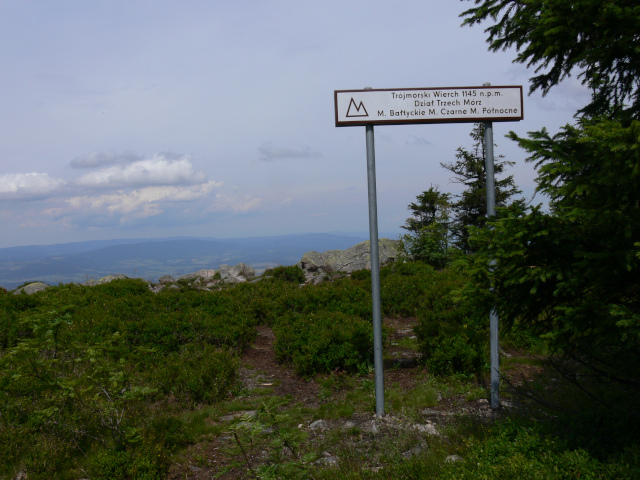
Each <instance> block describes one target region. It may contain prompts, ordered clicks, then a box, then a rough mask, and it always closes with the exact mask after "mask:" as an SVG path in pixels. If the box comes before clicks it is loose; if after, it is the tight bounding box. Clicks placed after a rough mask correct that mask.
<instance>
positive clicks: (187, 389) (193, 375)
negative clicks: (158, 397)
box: [155, 344, 238, 404]
mask: <svg viewBox="0 0 640 480" xmlns="http://www.w3.org/2000/svg"><path fill="white" fill-rule="evenodd" d="M237 368H238V365H237V360H236V358H235V356H234V355H233V353H231V352H230V351H228V350H220V349H216V348H214V347H212V346H211V345H206V344H205V345H194V344H189V345H187V346H186V347H185V348H183V350H182V351H181V352H179V353H174V354H172V355H169V356H167V357H166V358H165V359H164V360H163V362H162V364H161V365H159V366H158V369H157V373H156V374H155V376H156V381H157V382H158V386H159V388H160V390H161V391H162V392H163V393H165V394H169V393H172V394H174V396H175V397H176V398H177V399H178V400H179V401H181V402H186V403H205V404H211V403H214V402H216V401H219V400H222V399H223V398H225V397H226V396H227V395H228V394H229V393H230V391H231V390H232V389H233V387H234V386H235V384H236V381H237Z"/></svg>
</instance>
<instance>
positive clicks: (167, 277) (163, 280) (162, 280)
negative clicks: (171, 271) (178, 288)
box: [158, 275, 176, 284]
mask: <svg viewBox="0 0 640 480" xmlns="http://www.w3.org/2000/svg"><path fill="white" fill-rule="evenodd" d="M175 281H176V280H175V279H174V278H173V277H172V276H171V275H163V276H161V277H160V278H159V279H158V282H159V283H161V284H165V283H174V282H175Z"/></svg>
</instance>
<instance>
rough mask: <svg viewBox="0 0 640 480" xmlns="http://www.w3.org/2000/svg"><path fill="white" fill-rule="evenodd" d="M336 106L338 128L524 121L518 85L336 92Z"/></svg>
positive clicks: (520, 88)
mask: <svg viewBox="0 0 640 480" xmlns="http://www.w3.org/2000/svg"><path fill="white" fill-rule="evenodd" d="M334 104H335V116H336V127H347V126H349V127H350V126H359V125H360V126H362V125H399V124H410V123H463V122H513V121H518V120H522V119H523V118H524V115H523V109H522V86H519V85H518V86H506V87H505V86H499V87H494V86H482V87H444V88H404V89H378V90H374V89H371V90H368V89H367V90H335V91H334Z"/></svg>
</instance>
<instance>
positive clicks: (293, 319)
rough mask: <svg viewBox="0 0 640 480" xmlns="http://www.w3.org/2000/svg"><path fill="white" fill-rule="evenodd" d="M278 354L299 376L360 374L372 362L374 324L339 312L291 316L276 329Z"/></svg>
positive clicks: (279, 358) (275, 327) (282, 320)
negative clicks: (340, 371)
mask: <svg viewBox="0 0 640 480" xmlns="http://www.w3.org/2000/svg"><path fill="white" fill-rule="evenodd" d="M274 333H275V335H276V343H275V353H276V357H277V358H278V360H280V361H289V362H292V363H293V365H294V367H295V370H296V372H297V373H298V374H299V375H303V376H311V375H315V374H317V373H324V372H330V371H332V370H337V369H339V370H346V371H350V372H353V371H357V370H358V368H359V367H361V366H364V365H367V364H370V363H371V362H372V360H373V330H372V328H371V323H370V322H367V321H365V320H362V319H361V318H360V317H357V316H355V315H347V314H344V313H340V312H317V313H311V314H291V315H288V316H286V317H283V318H282V319H280V321H278V323H277V324H276V325H275V326H274Z"/></svg>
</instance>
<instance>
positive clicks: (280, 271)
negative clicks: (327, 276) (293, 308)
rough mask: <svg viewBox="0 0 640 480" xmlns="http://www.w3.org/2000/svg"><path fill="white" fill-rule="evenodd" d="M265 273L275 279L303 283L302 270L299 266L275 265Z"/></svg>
mask: <svg viewBox="0 0 640 480" xmlns="http://www.w3.org/2000/svg"><path fill="white" fill-rule="evenodd" d="M264 274H265V275H270V276H272V277H273V278H275V279H278V280H284V281H285V282H291V283H304V281H305V276H304V272H303V271H302V269H301V268H300V267H297V266H296V265H291V266H289V267H283V266H280V267H275V268H273V269H269V270H267V271H265V272H264Z"/></svg>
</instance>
